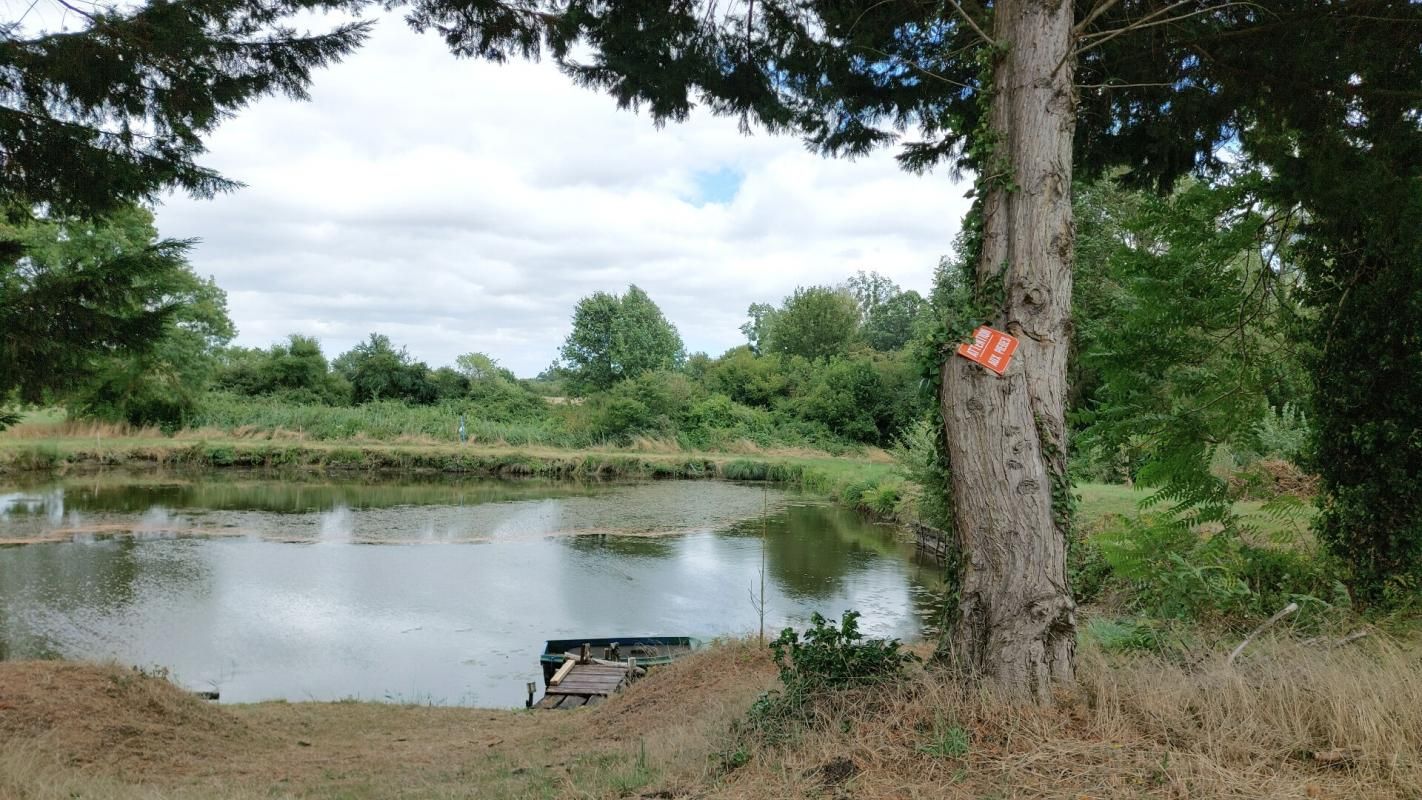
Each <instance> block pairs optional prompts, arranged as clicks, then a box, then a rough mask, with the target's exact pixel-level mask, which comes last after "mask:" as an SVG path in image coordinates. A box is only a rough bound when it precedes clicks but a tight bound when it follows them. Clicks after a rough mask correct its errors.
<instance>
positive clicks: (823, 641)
mask: <svg viewBox="0 0 1422 800" xmlns="http://www.w3.org/2000/svg"><path fill="white" fill-rule="evenodd" d="M901 647H902V645H901V643H900V642H899V640H898V639H889V640H885V639H868V640H866V639H865V638H864V635H863V634H862V633H860V632H859V612H857V611H845V612H844V614H843V615H842V616H841V617H840V622H839V624H838V625H836V624H835V623H833V622H831V621H829V620H827V619H825V618H824V617H822V616H820V615H819V614H818V613H816V614H813V615H811V616H810V627H809V628H808V629H806V631H805V633H804V637H803V638H802V637H801V636H800V634H798V633H796V632H795V630H794V629H793V628H786V629H785V630H783V631H781V632H780V636H779V637H778V638H776V639H775V641H773V642H771V643H770V650H771V653H772V654H773V655H774V658H775V665H776V666H777V667H778V668H779V669H780V683H781V684H782V686H783V687H784V688H783V689H782V690H780V691H770V692H766V693H765V694H763V695H761V696H760V698H759V699H757V700H756V702H755V703H754V704H753V705H752V706H751V709H750V712H749V713H748V715H747V717H746V719H745V721H744V723H743V724H742V725H741V726H738V732H744V733H750V734H752V735H755V736H757V737H759V738H760V739H762V740H765V741H772V742H774V741H782V740H784V739H785V738H787V737H788V736H789V735H790V734H791V733H793V732H794V730H795V729H796V728H797V727H798V726H800V725H802V724H803V723H804V722H805V721H806V720H807V719H808V718H809V712H810V711H811V709H812V707H813V704H814V702H815V699H816V698H817V697H818V696H819V695H820V694H821V693H823V692H826V691H833V690H838V689H846V688H851V687H858V686H869V685H875V684H881V683H887V682H890V681H895V680H898V679H899V678H901V677H902V676H903V672H904V669H906V668H907V667H908V666H909V665H910V664H914V663H917V662H918V661H919V658H918V656H916V655H914V654H913V653H909V652H905V651H904V650H902V649H901Z"/></svg>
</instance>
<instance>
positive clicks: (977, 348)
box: [958, 325, 1017, 375]
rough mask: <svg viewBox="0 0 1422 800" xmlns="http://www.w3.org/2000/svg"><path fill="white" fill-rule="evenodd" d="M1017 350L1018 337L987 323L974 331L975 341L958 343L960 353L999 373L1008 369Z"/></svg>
mask: <svg viewBox="0 0 1422 800" xmlns="http://www.w3.org/2000/svg"><path fill="white" fill-rule="evenodd" d="M1015 352H1017V339H1016V337H1013V336H1009V335H1007V334H1005V333H1003V332H1002V331H995V330H993V329H992V328H989V327H988V326H986V325H983V326H980V327H979V328H978V329H977V330H975V331H973V341H972V342H971V343H970V344H960V345H958V355H960V356H962V357H963V358H966V359H968V360H969V361H976V362H978V363H979V364H982V365H983V366H985V367H987V368H988V369H990V370H992V371H993V372H996V373H997V374H999V375H1001V374H1002V373H1004V372H1006V371H1007V365H1008V364H1011V363H1012V354H1013V353H1015Z"/></svg>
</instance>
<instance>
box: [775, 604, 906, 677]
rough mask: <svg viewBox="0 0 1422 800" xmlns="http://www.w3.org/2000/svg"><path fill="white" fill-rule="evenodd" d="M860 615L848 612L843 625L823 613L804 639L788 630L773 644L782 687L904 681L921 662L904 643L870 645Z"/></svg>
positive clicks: (879, 641)
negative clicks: (906, 670) (912, 666)
mask: <svg viewBox="0 0 1422 800" xmlns="http://www.w3.org/2000/svg"><path fill="white" fill-rule="evenodd" d="M859 616H860V614H859V612H858V611H845V612H844V614H843V615H842V616H841V617H840V623H839V624H838V625H835V624H834V623H833V622H831V621H829V620H827V619H825V618H824V617H822V616H820V615H819V614H818V613H816V614H813V615H811V616H810V627H809V628H808V629H807V630H806V631H805V635H804V638H803V639H802V638H801V636H800V634H798V633H796V632H795V629H794V628H786V629H785V630H783V631H781V632H780V636H779V637H778V638H777V639H776V640H775V641H773V642H771V643H770V651H771V653H772V654H774V658H775V665H776V666H777V667H779V668H780V681H781V683H783V684H785V686H786V688H787V689H788V688H790V687H803V688H806V689H824V688H829V687H843V686H862V685H864V684H869V683H882V682H884V681H888V680H894V679H896V678H899V677H900V676H901V675H902V674H903V670H904V668H905V667H907V666H908V665H909V664H913V663H915V662H917V661H918V656H915V655H914V654H913V653H909V652H905V651H903V650H902V649H901V646H902V645H901V643H900V642H899V640H898V639H887V640H886V639H869V640H865V638H864V634H862V633H860V632H859Z"/></svg>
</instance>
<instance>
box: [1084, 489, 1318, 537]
mask: <svg viewBox="0 0 1422 800" xmlns="http://www.w3.org/2000/svg"><path fill="white" fill-rule="evenodd" d="M1075 491H1076V494H1077V497H1078V503H1077V524H1078V525H1080V526H1081V527H1082V529H1083V530H1086V531H1088V532H1091V531H1096V530H1099V529H1100V528H1101V526H1102V524H1103V523H1104V522H1106V521H1107V519H1108V518H1109V517H1112V516H1118V517H1125V518H1127V519H1130V518H1133V517H1136V516H1138V515H1139V514H1140V513H1141V505H1140V504H1141V501H1142V500H1145V499H1146V498H1147V497H1149V496H1150V491H1149V490H1146V489H1137V488H1134V487H1131V486H1123V485H1119V484H1105V483H1079V484H1077V485H1076V486H1075ZM1234 510H1235V513H1237V514H1239V515H1240V517H1242V518H1243V520H1244V523H1245V524H1246V525H1248V526H1250V527H1252V528H1254V529H1255V530H1257V531H1258V532H1259V533H1260V534H1261V535H1262V536H1265V537H1270V538H1287V537H1290V536H1292V537H1297V536H1307V535H1308V528H1309V522H1310V520H1311V519H1312V516H1313V506H1312V505H1310V504H1308V503H1302V504H1301V506H1300V507H1299V508H1298V509H1297V510H1295V511H1293V512H1292V513H1289V514H1282V515H1281V514H1278V513H1271V512H1270V510H1268V509H1267V508H1266V501H1263V500H1241V501H1239V502H1237V503H1235V504H1234Z"/></svg>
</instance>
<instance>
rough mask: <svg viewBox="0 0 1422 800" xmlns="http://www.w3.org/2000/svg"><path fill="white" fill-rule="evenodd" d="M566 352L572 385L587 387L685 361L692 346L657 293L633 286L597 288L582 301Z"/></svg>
mask: <svg viewBox="0 0 1422 800" xmlns="http://www.w3.org/2000/svg"><path fill="white" fill-rule="evenodd" d="M561 355H562V360H563V364H564V366H566V367H567V368H568V370H569V382H570V386H571V388H572V389H573V390H574V391H576V392H587V391H590V390H597V389H607V388H610V387H611V386H612V385H613V384H615V383H617V382H618V381H622V380H626V379H628V378H635V377H637V376H638V375H641V374H642V373H644V372H648V371H652V370H659V369H671V368H673V367H676V366H679V365H680V364H681V363H682V361H683V360H684V359H685V358H686V350H685V347H684V346H683V345H682V342H681V335H680V334H678V333H677V331H676V328H675V327H674V326H673V325H672V324H671V323H670V322H668V321H667V319H666V317H665V316H663V315H662V311H661V309H660V308H658V307H657V304H656V303H654V302H652V298H650V297H648V296H647V293H646V292H644V291H642V290H641V289H639V288H637V287H636V286H628V287H627V292H626V293H625V294H623V295H622V296H620V297H619V296H618V295H614V294H608V293H607V292H597V293H595V294H592V295H589V296H588V297H585V298H583V299H582V300H580V301H579V302H578V305H577V308H575V309H574V310H573V330H572V331H571V332H570V333H569V334H568V339H567V341H565V342H564V343H563V348H562V351H561Z"/></svg>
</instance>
